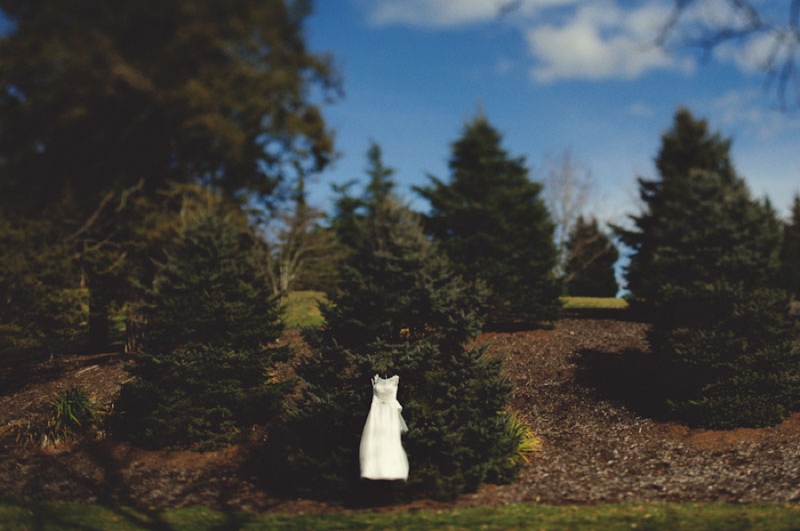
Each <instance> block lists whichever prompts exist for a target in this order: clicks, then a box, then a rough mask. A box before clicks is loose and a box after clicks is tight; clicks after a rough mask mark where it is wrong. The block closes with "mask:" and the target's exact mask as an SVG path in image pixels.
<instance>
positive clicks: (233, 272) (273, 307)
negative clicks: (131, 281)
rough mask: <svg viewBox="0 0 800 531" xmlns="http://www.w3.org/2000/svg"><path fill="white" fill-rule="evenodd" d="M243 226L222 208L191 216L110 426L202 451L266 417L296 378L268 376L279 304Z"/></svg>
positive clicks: (156, 287) (160, 281)
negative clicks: (278, 379)
mask: <svg viewBox="0 0 800 531" xmlns="http://www.w3.org/2000/svg"><path fill="white" fill-rule="evenodd" d="M253 249H254V247H253V240H252V239H251V238H250V236H249V234H248V233H247V231H246V226H243V225H242V224H240V223H236V222H234V218H233V217H232V216H231V215H230V214H225V212H224V211H221V210H220V209H219V208H218V207H217V208H213V209H209V210H208V211H204V212H200V213H199V214H197V215H195V216H192V217H190V218H189V219H186V220H185V225H184V226H183V227H182V229H181V233H180V236H179V238H178V242H177V244H176V245H175V246H174V247H173V248H172V249H170V250H169V252H168V256H169V258H168V259H167V261H166V263H164V264H161V266H160V267H159V272H158V273H157V275H156V278H155V280H154V282H153V287H152V288H151V289H150V290H149V291H148V292H147V295H146V299H145V302H144V305H143V307H142V315H143V317H144V321H145V325H144V340H143V345H142V352H140V353H139V354H138V355H137V357H136V359H135V360H134V363H133V364H132V366H131V367H130V371H131V373H132V375H133V376H134V377H135V378H134V379H133V380H132V381H131V382H129V383H127V384H125V385H124V386H123V387H122V390H121V393H120V397H119V399H118V401H117V408H116V410H117V415H116V421H115V423H114V426H115V427H114V430H115V432H116V433H118V434H119V435H121V436H123V437H126V438H128V439H130V440H132V441H134V442H135V443H137V444H140V445H142V446H146V447H188V448H192V449H196V450H206V449H213V448H218V447H220V446H224V445H226V444H229V443H231V442H233V441H237V440H241V439H242V438H243V437H244V436H245V435H246V434H247V433H248V432H249V430H250V428H251V427H252V426H253V425H254V424H268V423H270V422H271V421H272V420H273V416H274V415H275V414H276V413H277V411H278V409H279V406H280V404H281V401H282V399H283V397H284V395H285V394H286V393H287V392H289V391H290V389H291V388H292V385H293V384H292V382H290V381H281V382H278V381H276V380H275V379H274V378H273V377H272V373H271V370H272V368H273V366H274V364H275V363H277V362H279V361H285V360H287V359H288V357H289V351H288V350H287V348H285V347H279V346H277V345H276V344H275V343H276V340H277V339H278V338H279V337H280V334H281V331H282V329H283V325H282V323H281V321H280V313H281V308H280V306H279V304H278V301H277V299H275V298H274V297H273V296H272V294H271V291H270V290H269V288H268V285H267V281H266V278H265V277H264V274H263V269H262V268H261V267H260V265H259V264H258V263H257V254H256V253H255V252H254V250H253Z"/></svg>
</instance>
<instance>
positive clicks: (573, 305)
mask: <svg viewBox="0 0 800 531" xmlns="http://www.w3.org/2000/svg"><path fill="white" fill-rule="evenodd" d="M561 301H562V302H563V303H564V308H565V309H568V310H576V309H581V308H606V309H620V310H621V309H624V308H627V307H628V301H626V300H625V299H619V298H615V297H561Z"/></svg>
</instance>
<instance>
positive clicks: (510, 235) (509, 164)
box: [416, 115, 561, 324]
mask: <svg viewBox="0 0 800 531" xmlns="http://www.w3.org/2000/svg"><path fill="white" fill-rule="evenodd" d="M500 143H501V136H500V134H499V133H498V132H497V131H496V130H495V129H494V128H493V127H492V126H491V125H490V124H489V122H488V121H487V119H486V118H485V117H484V116H482V115H479V116H478V117H477V118H476V119H475V120H474V121H472V122H471V123H469V124H467V125H466V127H465V128H464V133H463V135H462V137H461V138H460V139H459V140H458V141H456V142H455V143H454V144H453V154H452V157H451V159H450V164H449V165H450V171H451V178H450V182H449V183H444V182H442V181H441V180H439V179H437V178H435V177H430V179H431V186H429V187H425V188H416V191H417V192H418V193H419V194H420V195H422V196H423V197H424V198H425V199H427V200H428V201H429V202H430V204H431V212H430V215H429V216H428V217H427V218H426V219H425V226H426V230H427V231H429V233H430V234H431V235H433V236H434V237H435V238H436V239H437V240H438V241H439V242H440V244H441V246H442V249H443V250H444V251H445V252H446V253H447V255H448V256H449V257H450V260H451V262H452V264H453V267H454V268H455V270H456V271H457V272H458V273H459V274H462V275H464V277H465V278H467V279H468V280H476V279H481V280H483V281H484V282H486V284H487V285H488V286H489V288H490V290H491V293H492V294H491V297H490V299H489V305H490V319H491V320H492V321H495V322H498V323H503V324H510V323H519V322H520V321H523V322H527V323H533V324H536V323H540V322H542V321H551V320H554V319H556V318H557V317H558V313H559V309H560V301H559V296H560V295H561V284H560V281H559V280H558V279H557V278H556V277H555V275H554V273H553V269H554V267H555V265H556V263H557V261H558V253H557V251H556V248H555V244H554V243H553V231H554V229H555V226H554V224H553V222H552V221H551V220H550V215H549V213H548V211H547V207H546V206H545V204H544V201H543V200H542V199H541V197H540V195H541V191H542V186H541V185H540V184H539V183H535V182H532V181H531V180H530V179H529V178H528V170H527V169H526V168H525V165H524V160H523V159H522V158H516V159H514V158H509V156H508V154H507V153H506V151H505V150H503V149H502V147H501V146H500Z"/></svg>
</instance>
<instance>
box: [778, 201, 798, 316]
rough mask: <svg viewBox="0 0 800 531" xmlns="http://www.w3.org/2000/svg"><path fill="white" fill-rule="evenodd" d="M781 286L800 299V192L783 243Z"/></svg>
mask: <svg viewBox="0 0 800 531" xmlns="http://www.w3.org/2000/svg"><path fill="white" fill-rule="evenodd" d="M781 287H783V288H784V289H785V290H786V291H788V292H789V293H790V294H791V295H792V296H793V297H794V298H795V300H800V194H795V196H794V202H793V203H792V213H791V218H790V219H789V222H788V223H787V224H786V226H785V227H784V229H783V244H782V245H781Z"/></svg>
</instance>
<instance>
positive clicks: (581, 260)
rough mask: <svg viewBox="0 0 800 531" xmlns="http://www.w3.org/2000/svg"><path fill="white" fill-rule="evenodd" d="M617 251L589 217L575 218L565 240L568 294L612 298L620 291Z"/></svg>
mask: <svg viewBox="0 0 800 531" xmlns="http://www.w3.org/2000/svg"><path fill="white" fill-rule="evenodd" d="M618 259H619V251H618V250H617V247H616V246H615V245H614V244H613V243H612V242H611V239H610V238H609V237H608V236H607V235H605V234H604V233H603V232H602V231H601V230H600V228H599V227H598V225H597V220H596V219H594V218H592V219H591V221H586V220H584V219H583V216H580V217H578V219H577V221H576V222H575V225H574V226H573V227H572V230H571V231H570V233H569V239H568V240H567V267H566V271H565V273H566V282H567V293H568V294H569V295H571V296H574V297H614V296H616V294H617V291H619V286H618V285H617V278H616V274H615V272H614V264H616V263H617V260H618Z"/></svg>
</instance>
